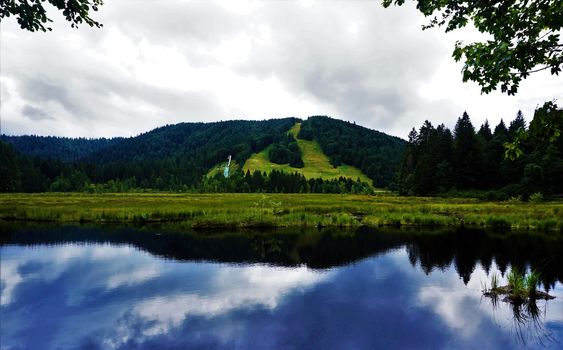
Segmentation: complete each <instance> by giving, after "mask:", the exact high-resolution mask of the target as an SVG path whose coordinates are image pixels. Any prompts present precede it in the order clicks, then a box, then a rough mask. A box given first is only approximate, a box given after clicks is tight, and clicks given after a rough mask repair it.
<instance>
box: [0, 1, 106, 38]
mask: <svg viewBox="0 0 563 350" xmlns="http://www.w3.org/2000/svg"><path fill="white" fill-rule="evenodd" d="M45 3H49V4H51V5H53V6H54V7H55V8H57V9H58V10H60V11H62V13H63V16H64V17H65V18H66V20H67V21H69V22H70V23H71V24H70V25H71V27H73V28H76V27H78V25H79V24H83V23H86V24H87V25H89V26H90V27H97V28H100V27H102V24H101V23H100V22H98V21H96V20H94V19H93V18H92V17H90V13H91V11H98V8H99V6H101V5H103V3H104V2H103V0H0V20H4V18H7V17H10V16H14V17H16V19H17V21H18V24H19V25H20V27H21V29H24V30H29V31H31V32H36V31H43V32H46V31H47V30H49V31H50V30H51V28H50V27H49V26H48V23H49V22H53V20H52V19H51V18H49V17H48V16H47V11H46V9H45V7H44V6H43V5H44V4H45Z"/></svg>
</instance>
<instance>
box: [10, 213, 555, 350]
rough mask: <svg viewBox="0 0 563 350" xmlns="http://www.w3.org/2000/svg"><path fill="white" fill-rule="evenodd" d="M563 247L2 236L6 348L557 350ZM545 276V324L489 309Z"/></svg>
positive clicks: (320, 235)
mask: <svg viewBox="0 0 563 350" xmlns="http://www.w3.org/2000/svg"><path fill="white" fill-rule="evenodd" d="M562 254H563V237H561V235H560V234H545V233H539V232H530V233H526V232H522V233H515V232H485V231H482V230H476V229H465V228H461V229H456V230H452V229H440V230H432V229H427V230H392V229H385V230H373V229H358V230H353V231H350V230H335V229H328V230H312V231H300V230H285V231H279V230H278V231H265V232H254V231H235V232H224V231H212V232H180V231H178V230H175V229H174V227H154V226H153V227H146V226H145V227H73V226H51V225H44V226H26V225H15V224H8V223H4V224H0V256H1V257H0V259H1V270H0V273H1V282H0V288H1V299H0V301H1V307H0V311H1V313H0V344H1V349H2V350H4V349H6V350H7V349H378V348H381V349H476V348H478V349H514V348H532V349H533V348H538V349H561V348H562V347H563V284H562V282H563V255H562ZM515 266H516V267H518V268H520V269H522V270H525V269H529V268H530V267H531V268H534V269H536V270H538V271H540V272H541V279H542V282H543V285H545V286H546V287H547V289H548V290H549V293H550V294H551V295H553V296H555V297H556V298H555V299H554V300H550V301H538V302H537V304H536V305H534V306H537V309H535V310H536V311H535V312H534V311H533V310H532V311H531V310H530V308H528V307H526V306H521V307H513V306H512V305H510V304H508V303H505V302H503V301H497V302H493V301H492V300H491V299H490V298H487V297H483V296H482V292H481V290H482V287H483V284H484V283H490V279H491V276H492V274H494V273H499V274H502V276H503V277H502V281H503V282H506V274H507V272H508V271H510V269H511V268H512V267H515Z"/></svg>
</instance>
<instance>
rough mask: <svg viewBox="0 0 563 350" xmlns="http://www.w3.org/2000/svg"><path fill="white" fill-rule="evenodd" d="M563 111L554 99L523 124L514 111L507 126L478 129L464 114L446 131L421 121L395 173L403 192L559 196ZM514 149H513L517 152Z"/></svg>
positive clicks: (562, 191)
mask: <svg viewBox="0 0 563 350" xmlns="http://www.w3.org/2000/svg"><path fill="white" fill-rule="evenodd" d="M561 130H563V111H562V110H560V109H558V107H557V105H556V104H555V103H553V102H548V103H546V104H544V105H543V106H542V107H540V108H538V109H536V111H535V113H534V117H533V119H532V121H531V122H530V124H529V126H528V125H527V123H526V121H525V119H524V116H523V114H522V112H518V113H517V115H516V117H515V119H514V120H512V121H511V122H510V124H509V125H508V127H507V126H506V124H505V123H504V121H502V120H501V121H500V123H499V124H498V125H497V126H495V128H494V130H491V127H490V125H489V123H488V122H485V123H484V124H483V125H481V126H480V128H479V130H477V131H476V130H475V127H474V126H473V124H472V123H471V120H470V118H469V115H468V114H467V113H464V114H463V115H462V116H461V117H460V118H459V119H458V120H457V123H456V125H455V128H454V130H453V132H452V131H450V130H449V129H448V128H447V127H445V126H444V125H443V124H441V125H438V126H436V127H434V126H433V125H432V124H431V123H430V122H429V121H425V122H424V123H423V125H422V126H421V127H420V129H419V130H418V131H416V130H415V129H414V128H413V129H412V131H411V132H410V134H409V140H408V145H407V148H406V151H405V155H404V158H403V163H402V166H401V168H400V170H399V174H398V189H399V192H400V193H401V194H404V195H438V194H448V193H449V194H451V195H459V194H464V192H465V194H466V195H470V196H477V197H484V198H487V199H507V198H509V197H513V196H519V195H520V196H524V197H527V196H529V195H530V194H532V193H542V194H545V195H560V194H563V181H562V179H563V137H558V135H559V133H560V131H561ZM514 147H517V148H516V150H517V152H515V150H514V149H512V148H514Z"/></svg>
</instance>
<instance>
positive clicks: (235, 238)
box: [0, 224, 563, 287]
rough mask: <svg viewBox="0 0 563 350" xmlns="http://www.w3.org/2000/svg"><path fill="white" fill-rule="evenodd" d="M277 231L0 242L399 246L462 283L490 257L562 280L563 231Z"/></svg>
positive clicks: (270, 249)
mask: <svg viewBox="0 0 563 350" xmlns="http://www.w3.org/2000/svg"><path fill="white" fill-rule="evenodd" d="M345 233H346V234H343V232H342V231H341V230H335V229H328V230H323V231H318V230H312V231H302V230H300V229H297V230H283V231H280V230H276V231H265V232H264V231H262V232H256V231H236V232H222V231H215V232H178V231H176V232H172V231H163V230H161V229H159V228H158V227H143V228H127V227H122V228H117V227H113V228H112V227H103V228H93V227H90V228H88V227H70V226H67V227H64V226H63V227H61V226H52V227H28V228H26V227H21V226H20V227H18V226H7V225H6V224H3V225H0V244H2V245H5V244H22V245H36V244H61V243H66V242H93V243H94V242H98V243H113V244H128V245H133V246H135V247H138V248H140V249H143V250H146V251H148V252H150V253H151V254H154V255H158V256H162V257H165V258H169V259H176V260H213V261H221V262H241V263H242V262H266V263H272V264H279V265H288V266H290V265H296V264H306V265H307V266H309V267H311V268H329V267H332V266H337V265H343V264H347V263H350V262H354V261H357V260H359V259H363V258H365V257H369V256H372V255H376V254H382V253H385V252H388V251H389V250H391V249H397V248H401V247H405V248H406V250H407V253H408V257H409V260H410V262H411V264H412V265H413V266H414V265H417V264H420V266H421V268H422V270H423V271H424V272H425V273H430V272H431V271H432V270H434V269H445V268H448V267H449V266H451V265H452V264H453V266H454V268H455V270H456V271H457V273H458V274H459V276H460V277H461V278H462V279H463V280H464V282H466V283H467V282H468V281H469V278H470V276H471V274H472V273H473V271H474V269H475V266H476V265H477V264H478V263H480V264H481V265H482V266H483V268H484V269H485V270H486V271H488V270H489V269H490V267H491V264H492V262H493V261H495V262H496V264H497V266H498V268H499V270H500V271H501V273H503V274H504V273H505V271H506V270H507V267H508V266H513V267H517V268H519V269H520V270H521V271H523V270H526V268H527V267H531V268H533V269H535V270H537V271H541V276H542V282H543V284H544V286H546V287H549V286H553V285H554V284H555V282H556V281H561V282H563V268H562V267H561V266H563V253H562V252H563V237H562V236H561V235H554V236H550V235H547V234H542V233H540V232H534V233H514V232H504V233H495V232H485V231H483V230H476V229H463V228H460V229H456V230H452V229H440V230H426V231H420V230H398V229H383V230H374V229H368V228H360V229H358V230H356V231H348V232H345Z"/></svg>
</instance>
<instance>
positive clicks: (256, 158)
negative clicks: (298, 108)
mask: <svg viewBox="0 0 563 350" xmlns="http://www.w3.org/2000/svg"><path fill="white" fill-rule="evenodd" d="M300 130H301V123H296V124H295V125H294V126H293V127H292V128H291V129H290V130H289V132H290V133H291V134H293V136H295V138H296V140H297V144H298V145H299V148H300V149H301V152H302V158H303V162H304V163H305V166H304V167H303V168H300V169H299V168H292V167H290V166H289V164H275V163H272V162H270V161H269V158H268V152H269V151H270V148H271V147H272V145H270V146H268V147H266V148H265V149H263V150H262V151H260V152H259V153H255V154H253V155H252V156H251V157H250V158H248V159H247V160H246V162H245V163H244V166H243V170H244V171H245V172H246V171H247V170H250V172H253V171H255V170H260V171H265V172H267V173H269V172H271V171H272V170H274V169H276V170H283V171H285V172H297V173H300V174H302V175H303V176H305V177H306V178H307V179H311V178H319V177H320V178H322V179H335V178H339V177H341V176H342V177H348V178H351V179H354V180H356V179H357V178H360V180H361V181H363V182H367V183H369V184H370V185H371V184H372V180H371V179H370V178H368V177H367V176H366V175H365V174H364V173H362V172H361V171H360V170H359V169H358V168H355V167H353V166H350V165H344V164H343V165H340V166H338V167H336V168H335V167H333V166H332V165H331V164H330V161H329V159H328V157H327V156H326V155H325V154H324V153H323V151H322V150H321V147H320V146H319V144H318V143H317V142H316V141H314V140H313V141H307V140H302V139H299V138H297V134H299V131H300Z"/></svg>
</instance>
